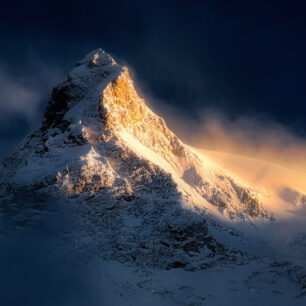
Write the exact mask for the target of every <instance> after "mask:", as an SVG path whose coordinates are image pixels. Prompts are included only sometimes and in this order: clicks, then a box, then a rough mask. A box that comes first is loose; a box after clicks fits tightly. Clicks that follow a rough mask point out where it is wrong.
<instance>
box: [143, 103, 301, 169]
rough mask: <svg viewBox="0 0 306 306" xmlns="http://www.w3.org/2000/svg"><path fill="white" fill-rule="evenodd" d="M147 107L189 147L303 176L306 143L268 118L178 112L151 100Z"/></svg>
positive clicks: (265, 116) (212, 110)
mask: <svg viewBox="0 0 306 306" xmlns="http://www.w3.org/2000/svg"><path fill="white" fill-rule="evenodd" d="M148 100H149V104H151V105H152V108H153V110H154V111H155V112H156V113H158V114H159V115H160V116H162V117H164V119H165V120H166V122H167V124H168V126H169V127H170V129H172V130H173V131H174V132H175V133H176V134H177V135H178V136H179V137H180V138H181V140H182V141H183V142H185V143H186V144H189V145H191V146H194V147H197V148H201V149H209V150H216V151H224V152H231V153H235V154H240V155H246V156H250V157H253V158H257V159H260V160H265V161H268V162H273V163H276V164H279V165H283V166H286V167H290V168H294V169H296V170H300V171H305V172H306V160H305V156H306V140H305V139H304V138H301V137H299V136H297V134H296V133H295V132H294V131H292V130H290V128H288V127H286V126H283V125H282V124H280V123H278V122H276V121H274V120H273V119H271V118H270V117H269V116H267V115H260V114H252V115H239V114H237V115H236V116H232V115H231V114H228V113H226V112H221V111H217V110H216V109H211V108H210V109H208V108H202V109H198V110H197V112H195V114H194V113H193V114H192V115H190V114H188V112H187V111H186V112H184V113H183V112H181V111H180V110H179V109H178V108H175V107H174V106H170V105H168V104H166V103H164V102H163V101H159V100H156V99H154V98H152V97H150V98H149V99H148Z"/></svg>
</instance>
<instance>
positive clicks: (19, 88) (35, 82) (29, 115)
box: [0, 58, 63, 125]
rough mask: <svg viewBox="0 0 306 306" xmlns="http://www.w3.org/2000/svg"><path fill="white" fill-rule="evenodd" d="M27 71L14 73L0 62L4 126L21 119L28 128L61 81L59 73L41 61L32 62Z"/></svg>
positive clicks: (55, 68) (34, 121) (0, 105)
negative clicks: (17, 117)
mask: <svg viewBox="0 0 306 306" xmlns="http://www.w3.org/2000/svg"><path fill="white" fill-rule="evenodd" d="M27 65H28V69H26V70H25V71H22V70H21V69H20V70H16V67H10V66H7V65H6V64H5V63H3V61H2V62H1V61H0V92H1V95H0V114H1V115H0V116H1V122H2V124H1V125H3V124H7V122H8V121H9V120H11V119H13V118H14V116H19V117H20V116H21V117H23V119H25V120H26V121H27V122H29V123H30V124H31V125H35V123H37V122H38V120H39V118H38V117H39V116H41V113H42V105H44V104H46V102H47V99H48V95H49V94H50V92H51V88H52V86H55V85H56V83H57V82H58V81H59V80H60V79H61V78H62V76H63V73H62V71H61V70H60V69H59V68H57V67H54V66H49V65H48V64H46V63H44V62H43V60H42V59H39V58H34V59H33V58H31V59H28V62H27Z"/></svg>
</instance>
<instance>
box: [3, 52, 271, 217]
mask: <svg viewBox="0 0 306 306" xmlns="http://www.w3.org/2000/svg"><path fill="white" fill-rule="evenodd" d="M25 152H26V154H25ZM16 156H18V158H17V157H16ZM106 156H107V157H106ZM12 163H13V164H14V166H13V164H12ZM84 163H85V165H84ZM50 164H53V166H51V167H50ZM6 165H7V166H6V168H7V169H8V168H11V169H14V171H16V175H15V178H16V179H18V181H19V182H22V184H24V183H25V184H27V183H28V177H27V173H29V172H31V173H32V176H33V177H32V179H33V180H35V181H38V182H37V183H41V182H42V181H44V182H45V181H47V182H48V183H47V184H49V182H54V181H56V182H57V187H60V186H62V187H60V188H64V189H65V190H68V191H69V192H68V193H72V194H75V195H77V196H80V195H82V194H83V193H84V192H85V191H86V190H87V191H88V190H91V191H90V192H93V190H96V191H97V192H98V191H99V190H100V189H103V188H104V187H103V186H106V185H107V186H112V184H113V183H114V182H115V181H116V179H117V180H118V182H119V183H118V184H119V185H118V186H121V187H120V188H121V191H122V190H123V191H124V192H125V193H124V196H125V197H126V196H127V195H128V197H131V196H132V195H133V192H134V191H133V190H132V187H131V185H132V184H134V185H135V184H136V182H134V181H133V179H134V178H133V179H131V178H130V177H129V176H127V177H125V176H126V175H127V169H129V168H131V169H135V167H136V168H137V169H138V170H139V173H140V174H139V175H138V174H137V173H138V172H137V173H134V174H133V175H135V178H137V179H139V180H140V181H143V180H144V178H143V176H142V174H141V173H142V172H143V171H145V172H147V175H148V176H147V179H149V177H150V175H152V173H151V172H152V171H153V172H156V171H157V170H156V169H157V168H158V169H160V171H162V172H163V173H164V174H163V175H165V173H167V175H170V176H171V177H172V179H173V183H175V184H177V185H178V186H179V187H178V188H179V190H180V192H183V194H184V197H186V198H189V197H190V195H191V194H196V198H197V199H196V201H195V202H194V203H193V204H192V205H195V206H206V205H208V203H210V204H211V205H213V206H215V207H219V208H220V209H221V210H224V209H225V210H226V211H228V212H229V213H230V216H233V218H235V217H236V216H238V217H239V218H240V217H241V218H244V217H245V216H251V217H264V218H270V215H269V213H267V211H266V210H265V209H264V208H263V207H262V204H261V201H260V192H259V191H257V190H253V189H252V188H249V187H248V186H246V185H243V183H242V184H241V183H240V182H238V183H237V182H236V180H234V179H233V178H231V177H230V176H229V175H227V174H226V173H223V171H222V170H220V169H219V168H218V167H217V166H216V165H213V164H212V163H210V162H209V161H208V160H205V161H202V160H201V159H200V158H199V156H198V155H197V154H196V153H195V152H193V151H192V150H191V149H190V148H189V147H188V146H186V145H185V144H183V143H182V142H181V141H180V139H179V138H178V137H177V136H176V135H175V134H174V133H173V132H172V131H171V130H170V129H169V128H168V127H167V125H166V123H165V121H164V120H163V118H161V117H160V116H158V115H156V114H155V113H154V112H153V111H152V110H151V109H150V108H149V107H148V106H147V105H146V102H145V100H144V99H143V98H142V97H140V95H139V94H138V93H137V91H136V89H135V87H134V82H133V80H132V79H131V77H130V75H129V72H128V68H127V67H124V66H121V65H118V64H117V63H116V62H115V61H114V60H113V58H112V57H111V56H110V55H109V54H107V53H106V52H105V51H103V50H102V49H96V50H94V51H92V52H90V53H89V54H87V55H86V56H85V58H84V59H82V60H81V61H79V62H78V64H77V65H76V67H75V68H74V69H73V70H72V71H71V72H69V73H68V76H67V79H66V80H65V81H64V82H63V83H61V84H59V85H58V86H56V87H55V88H54V89H53V91H52V94H51V98H50V100H49V103H48V105H47V108H46V112H45V117H44V120H43V124H42V127H41V128H40V129H39V130H38V131H36V132H34V133H33V134H32V135H31V136H30V137H29V138H28V139H26V140H25V144H24V146H23V147H21V149H20V150H19V151H18V152H17V153H16V154H15V155H12V157H11V158H8V159H7V162H6ZM41 165H44V167H45V168H44V167H42V166H41ZM143 165H145V166H143ZM152 165H154V166H152ZM67 167H68V168H69V169H70V170H67ZM144 168H145V170H144ZM29 169H30V170H29ZM33 169H34V170H33ZM123 169H124V170H123ZM152 169H153V170H152ZM131 171H132V170H131ZM133 171H134V170H133ZM58 173H60V174H58ZM149 173H151V174H149ZM167 175H166V177H167V180H168V176H167ZM94 177H100V179H99V180H98V181H99V183H97V184H96V183H95V181H96V179H94ZM15 178H12V181H14V182H15ZM122 178H124V179H123V180H122ZM33 180H32V181H33ZM105 180H107V182H106V181H105ZM130 181H131V183H129V182H130ZM101 182H103V183H101ZM22 184H21V185H22ZM35 184H36V183H35ZM52 184H54V183H52ZM52 184H51V185H52ZM67 186H68V187H67ZM80 186H83V187H82V188H81V187H80ZM93 186H94V189H92V188H93ZM118 186H114V188H115V187H116V188H117V187H118ZM121 191H120V192H121ZM134 193H135V192H134ZM193 201H194V200H193V197H191V198H190V203H191V202H193Z"/></svg>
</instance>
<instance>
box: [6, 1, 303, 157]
mask: <svg viewBox="0 0 306 306" xmlns="http://www.w3.org/2000/svg"><path fill="white" fill-rule="evenodd" d="M305 16H306V4H303V2H302V1H253V2H251V1H217V0H216V1H191V0H189V1H171V0H168V1H167V0H164V1H159V0H156V1H134V0H130V1H121V0H116V1H90V0H87V1H63V0H62V1H58V0H53V1H47V0H46V1H41V0H40V1H33V0H28V1H18V0H16V1H6V2H4V3H2V5H1V10H0V41H1V45H0V121H1V123H0V145H1V152H0V156H1V157H2V156H3V155H4V154H6V153H7V152H8V151H10V150H12V148H13V146H14V145H15V144H16V143H18V142H19V141H20V140H21V139H22V138H23V137H24V136H25V135H26V134H27V133H29V132H30V131H31V130H33V129H34V128H36V127H37V126H38V125H39V124H40V121H41V116H42V113H43V110H44V107H45V105H46V103H47V100H48V96H49V94H50V91H51V88H52V86H55V84H56V83H57V82H59V81H60V80H61V79H62V78H63V77H64V75H65V74H66V73H67V72H68V71H69V70H70V69H71V68H72V67H73V65H74V63H75V62H76V61H77V60H79V59H80V58H81V57H83V56H84V55H85V54H86V53H87V52H88V51H90V50H91V49H94V48H97V47H101V48H103V49H105V50H106V51H108V52H109V53H111V54H112V55H113V56H114V57H115V59H116V60H118V59H119V61H121V62H122V63H124V64H127V65H128V66H129V67H130V68H131V70H132V72H133V74H134V77H135V78H136V81H138V84H139V86H140V88H141V90H142V92H144V93H145V94H147V95H148V96H150V97H154V98H155V99H158V100H161V101H162V102H163V103H165V104H168V105H170V106H174V107H175V108H176V109H177V110H178V111H180V112H182V113H184V114H185V115H186V116H189V117H190V118H192V119H194V120H195V121H196V120H197V116H198V114H199V110H205V109H213V110H217V111H220V112H222V113H224V114H226V116H227V117H228V118H230V119H233V120H234V119H235V118H237V117H241V116H245V115H247V116H254V117H260V118H265V120H271V121H273V122H277V123H280V124H282V125H284V126H285V127H287V128H289V129H291V130H293V131H294V132H295V133H297V134H298V135H300V136H302V137H305V135H306V115H305V114H306V104H305V101H306V87H305V84H306V59H305V54H306V39H305V37H306V18H305Z"/></svg>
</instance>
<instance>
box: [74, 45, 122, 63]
mask: <svg viewBox="0 0 306 306" xmlns="http://www.w3.org/2000/svg"><path fill="white" fill-rule="evenodd" d="M83 64H88V65H89V66H96V67H98V66H106V65H114V64H116V61H115V60H114V59H113V58H112V57H111V56H110V55H109V54H108V53H107V52H105V51H104V50H102V49H101V48H98V49H95V50H92V51H91V52H89V53H88V54H87V55H86V56H85V57H84V58H83V59H82V60H80V61H79V62H77V64H76V66H80V65H83Z"/></svg>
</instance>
